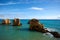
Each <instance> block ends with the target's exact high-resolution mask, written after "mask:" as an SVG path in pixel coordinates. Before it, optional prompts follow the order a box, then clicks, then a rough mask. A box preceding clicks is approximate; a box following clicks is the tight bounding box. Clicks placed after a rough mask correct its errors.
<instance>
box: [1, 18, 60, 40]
mask: <svg viewBox="0 0 60 40" xmlns="http://www.w3.org/2000/svg"><path fill="white" fill-rule="evenodd" d="M10 21H11V23H12V20H10ZM28 21H29V20H28V19H21V20H20V22H21V23H22V26H12V25H0V40H60V38H54V37H53V36H52V35H51V34H49V33H48V35H46V34H44V33H41V32H33V31H29V30H28V29H29V24H28ZM1 22H2V20H0V23H1ZM39 22H40V23H42V24H43V25H44V28H47V29H48V30H49V31H57V32H59V33H60V20H39Z"/></svg>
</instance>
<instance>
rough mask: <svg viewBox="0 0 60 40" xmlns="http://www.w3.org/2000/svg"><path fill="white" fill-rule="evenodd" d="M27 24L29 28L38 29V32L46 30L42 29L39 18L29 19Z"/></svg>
mask: <svg viewBox="0 0 60 40" xmlns="http://www.w3.org/2000/svg"><path fill="white" fill-rule="evenodd" d="M28 24H30V30H34V31H39V32H43V33H46V32H48V30H45V29H44V27H43V24H40V23H39V20H37V19H31V20H30V21H29V22H28Z"/></svg>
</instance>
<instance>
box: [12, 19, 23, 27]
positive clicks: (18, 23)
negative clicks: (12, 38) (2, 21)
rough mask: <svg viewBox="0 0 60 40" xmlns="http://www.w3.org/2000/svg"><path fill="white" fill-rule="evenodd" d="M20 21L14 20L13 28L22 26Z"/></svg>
mask: <svg viewBox="0 0 60 40" xmlns="http://www.w3.org/2000/svg"><path fill="white" fill-rule="evenodd" d="M21 25H22V24H21V23H20V20H19V19H18V18H16V19H14V20H13V26H21Z"/></svg>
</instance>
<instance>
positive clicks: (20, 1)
mask: <svg viewBox="0 0 60 40" xmlns="http://www.w3.org/2000/svg"><path fill="white" fill-rule="evenodd" d="M0 18H3V19H4V18H5V19H6V18H9V19H12V18H20V19H32V18H36V19H60V0H0Z"/></svg>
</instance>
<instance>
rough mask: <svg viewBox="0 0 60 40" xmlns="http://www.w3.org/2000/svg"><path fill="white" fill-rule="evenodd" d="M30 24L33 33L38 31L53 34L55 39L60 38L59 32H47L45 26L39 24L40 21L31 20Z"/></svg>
mask: <svg viewBox="0 0 60 40" xmlns="http://www.w3.org/2000/svg"><path fill="white" fill-rule="evenodd" d="M28 24H30V28H29V29H30V30H31V31H38V32H42V33H47V32H48V33H51V34H52V35H53V36H54V37H55V38H60V34H59V33H58V32H50V31H48V30H46V29H45V28H44V26H43V24H41V23H39V20H37V19H31V20H30V21H29V22H28Z"/></svg>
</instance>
